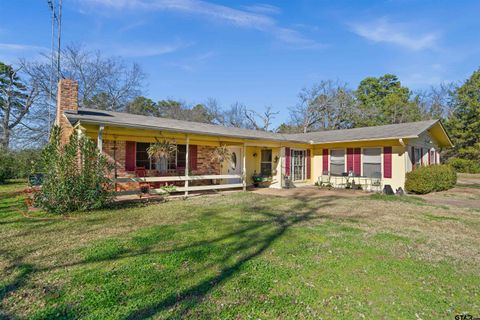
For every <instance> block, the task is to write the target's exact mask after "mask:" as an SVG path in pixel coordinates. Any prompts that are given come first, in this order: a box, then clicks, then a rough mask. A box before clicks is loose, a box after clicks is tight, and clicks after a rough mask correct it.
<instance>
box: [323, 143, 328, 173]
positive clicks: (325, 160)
mask: <svg viewBox="0 0 480 320" xmlns="http://www.w3.org/2000/svg"><path fill="white" fill-rule="evenodd" d="M327 172H328V149H323V150H322V174H324V173H327Z"/></svg>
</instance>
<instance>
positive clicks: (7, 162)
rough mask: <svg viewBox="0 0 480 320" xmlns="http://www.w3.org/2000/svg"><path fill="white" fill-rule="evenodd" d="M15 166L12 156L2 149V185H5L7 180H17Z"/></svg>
mask: <svg viewBox="0 0 480 320" xmlns="http://www.w3.org/2000/svg"><path fill="white" fill-rule="evenodd" d="M14 164H15V160H14V159H13V157H12V154H11V153H9V152H7V151H5V150H1V149H0V184H4V183H5V182H6V181H7V179H13V178H15V170H14V167H15V165H14Z"/></svg>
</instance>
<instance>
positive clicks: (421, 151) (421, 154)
mask: <svg viewBox="0 0 480 320" xmlns="http://www.w3.org/2000/svg"><path fill="white" fill-rule="evenodd" d="M420 165H421V166H423V148H420Z"/></svg>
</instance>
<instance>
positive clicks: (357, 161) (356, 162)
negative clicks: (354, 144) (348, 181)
mask: <svg viewBox="0 0 480 320" xmlns="http://www.w3.org/2000/svg"><path fill="white" fill-rule="evenodd" d="M360 152H361V149H360V148H355V149H354V150H353V172H354V173H355V174H356V175H360V173H361V172H362V169H361V168H362V161H361V157H360Z"/></svg>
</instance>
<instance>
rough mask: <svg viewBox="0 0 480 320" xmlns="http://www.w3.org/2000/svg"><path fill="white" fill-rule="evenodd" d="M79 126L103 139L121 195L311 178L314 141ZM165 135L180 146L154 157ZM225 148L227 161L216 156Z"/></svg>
mask: <svg viewBox="0 0 480 320" xmlns="http://www.w3.org/2000/svg"><path fill="white" fill-rule="evenodd" d="M77 130H81V131H82V132H83V133H84V134H86V135H88V136H89V137H91V138H92V139H94V140H95V141H97V146H98V148H99V150H100V151H101V152H102V153H103V154H104V155H105V156H106V157H107V158H108V159H109V160H110V161H111V162H112V163H113V164H114V172H113V177H112V178H113V181H114V182H115V191H116V193H117V195H129V194H130V195H132V194H142V193H143V194H145V193H146V194H165V193H166V192H167V191H166V190H168V192H169V193H174V194H183V195H184V196H188V195H189V194H190V193H192V192H202V191H211V190H226V189H238V190H243V191H245V190H246V189H247V187H249V186H260V187H268V188H282V187H287V186H289V184H290V186H291V185H293V184H294V183H295V184H306V183H310V180H309V179H310V171H311V169H310V163H311V161H310V159H309V158H308V159H307V154H308V155H310V154H311V153H310V150H309V149H308V151H307V148H308V145H304V146H303V145H298V144H297V145H289V146H285V145H284V143H281V142H272V141H262V140H253V139H235V138H225V137H214V136H207V135H198V134H186V133H176V132H167V131H156V130H144V129H129V128H124V127H114V126H104V125H98V126H95V125H91V124H88V125H87V124H84V125H79V126H78V127H77ZM159 140H165V141H169V142H171V143H172V144H175V145H176V151H175V153H174V154H172V156H171V157H168V159H164V160H162V161H158V160H155V159H152V158H150V157H149V156H148V152H147V150H148V148H149V146H150V145H151V144H154V143H155V142H156V141H159ZM219 148H225V149H227V150H228V157H226V158H225V159H224V160H223V161H218V159H216V157H215V153H216V151H217V149H219ZM296 150H304V151H303V152H297V151H296ZM292 155H294V157H292ZM297 155H301V156H302V157H296V156H297ZM297 158H298V159H300V160H295V159H297ZM300 162H303V165H302V164H301V163H300ZM307 163H308V168H307ZM307 169H308V170H307ZM307 171H308V173H307ZM293 176H295V178H296V180H295V181H294V182H293V179H292V177H293Z"/></svg>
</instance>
